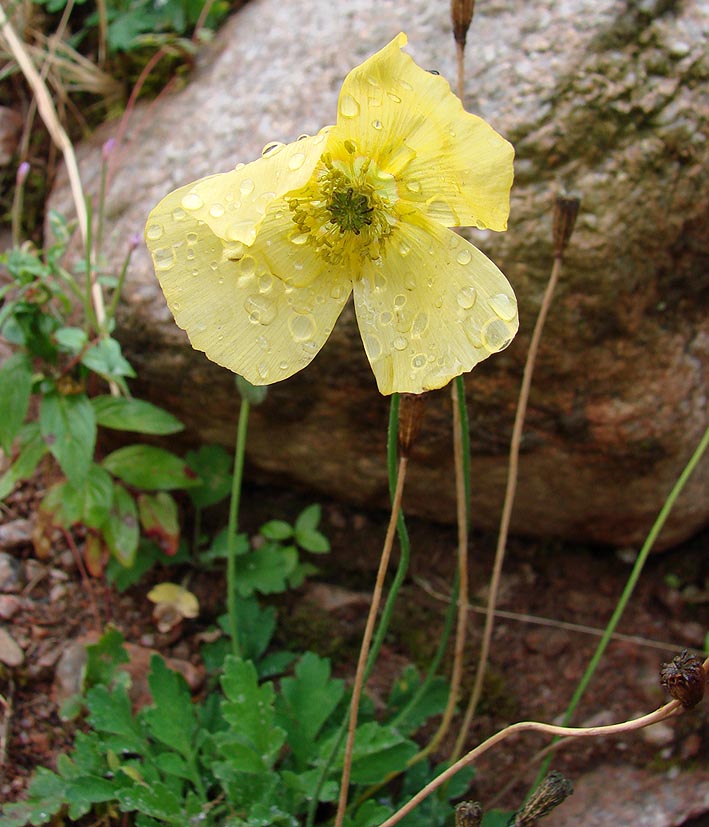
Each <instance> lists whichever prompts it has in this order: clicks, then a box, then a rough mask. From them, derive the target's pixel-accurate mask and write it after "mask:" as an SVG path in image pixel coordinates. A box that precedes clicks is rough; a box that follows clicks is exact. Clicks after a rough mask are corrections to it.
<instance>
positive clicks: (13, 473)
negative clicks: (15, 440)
mask: <svg viewBox="0 0 709 827" xmlns="http://www.w3.org/2000/svg"><path fill="white" fill-rule="evenodd" d="M46 453H47V445H46V443H45V441H44V440H43V439H42V435H41V434H40V432H39V423H38V422H28V423H27V425H25V427H24V428H22V429H21V430H20V453H19V454H18V456H17V459H16V460H15V461H14V462H13V463H12V465H11V466H10V467H9V468H8V469H7V471H5V473H4V474H3V475H2V476H0V500H3V499H5V497H7V495H8V494H9V493H10V492H11V491H12V490H13V489H14V487H15V486H16V485H17V483H18V482H20V480H24V479H27V478H28V477H30V476H32V474H33V473H34V469H35V468H36V467H37V466H38V465H39V461H40V460H41V459H42V457H43V456H44V455H45V454H46Z"/></svg>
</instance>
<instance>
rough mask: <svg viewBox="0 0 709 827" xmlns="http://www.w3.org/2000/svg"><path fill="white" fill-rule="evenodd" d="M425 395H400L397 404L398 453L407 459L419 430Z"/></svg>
mask: <svg viewBox="0 0 709 827" xmlns="http://www.w3.org/2000/svg"><path fill="white" fill-rule="evenodd" d="M424 396H425V394H422V393H402V394H401V401H400V402H399V433H398V437H399V451H400V453H401V455H402V456H403V457H408V456H409V454H410V453H411V449H412V448H413V444H414V442H415V441H416V439H417V437H418V435H419V431H420V430H421V420H422V419H423V412H424V406H425V404H426V402H425V399H424Z"/></svg>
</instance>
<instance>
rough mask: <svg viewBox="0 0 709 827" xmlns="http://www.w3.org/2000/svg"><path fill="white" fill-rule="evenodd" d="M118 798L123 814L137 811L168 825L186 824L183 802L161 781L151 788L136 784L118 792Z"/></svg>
mask: <svg viewBox="0 0 709 827" xmlns="http://www.w3.org/2000/svg"><path fill="white" fill-rule="evenodd" d="M116 798H117V799H118V801H119V802H120V805H121V810H123V812H126V811H127V812H131V811H133V810H137V811H138V812H139V813H143V814H144V815H147V816H151V817H152V818H157V819H160V820H161V821H167V823H168V824H175V825H184V824H185V820H184V818H183V811H182V802H181V801H180V799H179V798H178V797H177V795H176V794H175V793H174V792H173V791H172V790H171V789H170V788H169V787H168V786H167V785H166V784H163V783H161V782H159V781H153V782H152V784H150V786H147V785H146V786H142V785H139V784H135V785H134V786H132V787H130V788H128V789H124V790H118V792H117V795H116Z"/></svg>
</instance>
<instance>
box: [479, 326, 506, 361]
mask: <svg viewBox="0 0 709 827" xmlns="http://www.w3.org/2000/svg"><path fill="white" fill-rule="evenodd" d="M480 334H481V336H482V340H483V344H484V345H485V347H486V348H487V349H488V350H489V351H491V352H493V353H495V352H497V351H498V350H503V349H504V348H506V347H507V345H509V343H510V342H511V341H512V331H511V330H510V328H509V327H508V326H507V325H506V324H505V323H504V322H503V321H502V320H501V319H491V320H490V321H488V322H485V324H484V325H483V328H482V330H481V331H480Z"/></svg>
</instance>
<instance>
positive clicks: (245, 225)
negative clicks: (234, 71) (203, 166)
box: [147, 127, 328, 245]
mask: <svg viewBox="0 0 709 827" xmlns="http://www.w3.org/2000/svg"><path fill="white" fill-rule="evenodd" d="M327 133H328V128H327V127H326V128H325V129H323V130H321V131H320V132H319V133H318V134H317V135H315V136H313V137H307V138H302V139H301V140H299V141H294V142H293V143H292V144H282V145H278V144H276V145H274V148H273V149H272V150H271V151H270V152H268V153H267V154H266V155H265V156H264V157H262V158H259V159H258V160H257V161H253V162H252V163H250V164H246V165H242V166H240V167H238V168H237V169H235V170H232V171H231V172H224V173H220V174H218V175H209V176H207V177H206V178H201V179H200V180H199V181H195V182H194V183H193V184H188V185H187V186H185V187H181V188H180V189H178V190H175V191H174V192H171V193H170V194H169V195H167V196H166V197H165V198H164V199H163V200H162V201H161V202H160V203H159V204H158V206H157V207H156V208H155V209H154V210H153V212H152V213H151V214H150V217H149V218H148V225H147V226H148V230H147V238H148V241H149V240H150V235H149V234H150V226H151V222H152V219H153V216H154V215H155V214H159V215H160V216H161V220H162V221H163V222H164V221H167V220H169V218H171V219H172V221H174V222H176V223H180V222H182V221H183V220H184V219H186V218H190V219H193V220H197V221H204V223H205V224H206V225H207V226H208V227H209V228H210V229H211V230H212V232H213V233H214V235H216V236H218V237H219V238H221V239H223V240H224V241H227V242H229V243H232V244H246V245H251V244H253V243H254V240H255V238H256V233H257V231H258V228H259V226H260V224H261V222H262V221H263V217H264V215H265V214H266V211H267V210H268V208H269V206H270V204H271V203H272V202H273V201H275V200H277V199H278V198H280V197H281V196H282V195H283V194H284V193H286V192H289V191H290V190H292V189H297V188H298V187H302V186H303V185H304V184H305V183H306V182H307V181H308V179H309V178H310V176H311V175H312V172H313V169H314V167H315V165H316V164H317V162H318V160H319V159H320V155H321V154H322V151H323V148H324V146H325V142H326V140H327Z"/></svg>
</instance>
